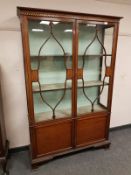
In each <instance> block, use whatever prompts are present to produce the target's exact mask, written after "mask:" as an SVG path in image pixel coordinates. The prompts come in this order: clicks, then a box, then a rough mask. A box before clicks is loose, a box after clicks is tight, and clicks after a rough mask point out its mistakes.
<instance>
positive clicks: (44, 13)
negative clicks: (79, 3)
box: [17, 7, 123, 22]
mask: <svg viewBox="0 0 131 175" xmlns="http://www.w3.org/2000/svg"><path fill="white" fill-rule="evenodd" d="M17 15H18V16H19V17H20V16H34V17H54V18H55V17H56V18H57V17H62V18H72V19H81V20H83V19H86V20H98V21H101V20H106V21H110V22H119V20H120V19H122V18H123V17H119V16H107V15H99V14H88V13H81V12H71V11H59V10H49V9H38V8H28V7H17Z"/></svg>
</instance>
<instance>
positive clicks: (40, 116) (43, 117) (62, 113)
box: [35, 104, 106, 122]
mask: <svg viewBox="0 0 131 175" xmlns="http://www.w3.org/2000/svg"><path fill="white" fill-rule="evenodd" d="M101 111H106V108H104V107H102V106H101V105H98V104H96V105H95V106H94V112H101ZM88 113H91V106H80V107H78V109H77V115H78V117H79V116H81V115H84V114H88ZM67 117H72V115H71V109H61V110H60V109H58V110H56V119H60V118H67ZM35 120H36V122H41V121H47V120H53V118H52V111H49V112H41V113H36V114H35Z"/></svg>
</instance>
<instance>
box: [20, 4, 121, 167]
mask: <svg viewBox="0 0 131 175" xmlns="http://www.w3.org/2000/svg"><path fill="white" fill-rule="evenodd" d="M17 13H18V16H19V18H20V22H21V31H22V42H23V53H24V67H25V82H26V91H27V104H28V117H29V128H30V138H31V153H32V164H33V165H35V164H38V163H40V162H43V161H45V160H49V159H52V158H54V157H56V156H58V155H63V154H66V153H70V152H75V151H78V150H81V149H85V148H90V147H108V146H109V145H110V142H109V139H108V134H109V123H110V114H111V103H112V93H113V79H114V67H115V57H116V47H117V39H118V29H119V21H120V19H121V17H114V16H104V15H93V14H84V13H75V12H73V13H72V12H63V11H52V10H43V9H33V8H25V7H18V8H17Z"/></svg>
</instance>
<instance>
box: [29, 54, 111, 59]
mask: <svg viewBox="0 0 131 175" xmlns="http://www.w3.org/2000/svg"><path fill="white" fill-rule="evenodd" d="M82 56H83V55H78V57H82ZM85 56H86V57H97V56H98V57H101V56H112V54H86V55H85ZM45 57H64V55H43V56H40V58H43V59H44V58H45ZM67 57H72V55H67ZM31 58H32V59H38V56H37V55H32V56H31Z"/></svg>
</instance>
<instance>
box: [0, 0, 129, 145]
mask: <svg viewBox="0 0 131 175" xmlns="http://www.w3.org/2000/svg"><path fill="white" fill-rule="evenodd" d="M16 6H27V7H35V8H47V9H57V10H68V11H78V12H86V13H98V14H106V15H116V16H123V17H124V19H123V20H122V21H121V25H120V35H119V43H118V52H117V62H116V72H115V84H114V95H113V105H112V117H111V127H114V126H119V125H124V124H128V123H131V117H130V108H131V107H130V99H131V93H130V89H131V78H130V75H131V68H130V65H131V58H130V55H131V49H130V45H131V22H130V19H131V12H130V11H131V6H127V5H122V4H121V5H118V4H114V3H113V4H111V3H103V2H100V1H95V0H86V1H85V0H83V1H82V0H66V1H61V0H53V1H52V0H44V1H43V0H30V1H28V0H4V1H3V0H0V64H1V66H2V79H3V96H4V106H5V107H4V111H5V120H6V129H7V136H8V139H9V140H10V143H11V147H19V146H24V145H27V144H29V132H28V120H27V106H26V94H25V85H24V71H23V57H22V45H21V33H20V24H19V19H18V17H17V16H16Z"/></svg>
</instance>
